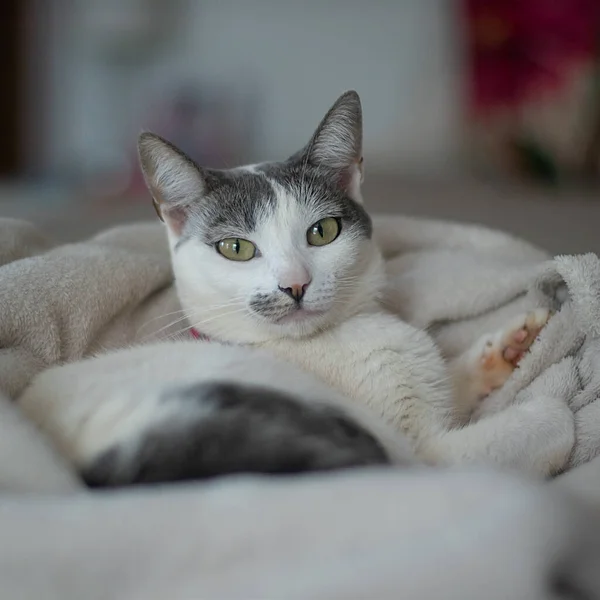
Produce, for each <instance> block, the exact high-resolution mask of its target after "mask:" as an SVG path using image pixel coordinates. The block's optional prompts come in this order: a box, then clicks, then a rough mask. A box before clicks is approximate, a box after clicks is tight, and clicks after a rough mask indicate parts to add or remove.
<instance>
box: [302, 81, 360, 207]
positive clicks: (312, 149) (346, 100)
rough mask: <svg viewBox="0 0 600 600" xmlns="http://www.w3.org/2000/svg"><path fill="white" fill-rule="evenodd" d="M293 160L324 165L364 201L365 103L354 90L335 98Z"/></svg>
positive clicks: (336, 178) (355, 197) (348, 190)
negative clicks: (363, 134)
mask: <svg viewBox="0 0 600 600" xmlns="http://www.w3.org/2000/svg"><path fill="white" fill-rule="evenodd" d="M290 160H292V161H294V160H296V161H301V162H308V163H310V164H313V165H315V166H321V167H325V169H326V170H327V171H328V172H329V173H330V174H331V177H332V178H333V179H334V182H335V184H336V185H337V186H339V187H341V188H342V189H343V190H344V191H345V192H346V193H347V194H348V195H349V196H350V197H351V198H353V199H354V200H356V201H357V202H362V198H361V195H360V185H361V183H362V179H363V158H362V107H361V103H360V98H359V96H358V94H357V93H356V92H355V91H353V90H351V91H348V92H346V93H345V94H342V95H341V96H340V97H339V98H338V99H337V100H336V102H335V104H334V105H333V106H332V107H331V108H330V109H329V111H328V112H327V114H326V115H325V117H324V118H323V120H322V121H321V123H320V124H319V126H318V127H317V130H316V131H315V133H314V134H313V136H312V138H311V140H310V142H309V143H308V145H307V146H306V147H305V148H304V149H303V150H301V151H300V152H298V153H296V154H295V155H294V156H292V157H291V158H290Z"/></svg>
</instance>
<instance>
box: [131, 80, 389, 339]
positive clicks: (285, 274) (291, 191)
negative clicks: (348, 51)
mask: <svg viewBox="0 0 600 600" xmlns="http://www.w3.org/2000/svg"><path fill="white" fill-rule="evenodd" d="M138 148H139V154H140V162H141V165H142V170H143V172H144V176H145V179H146V183H147V185H148V188H149V190H150V193H151V194H152V197H153V199H154V203H155V206H156V207H157V210H158V212H159V214H160V215H161V218H162V219H163V220H164V222H165V224H166V226H167V230H168V236H169V241H170V247H171V252H172V259H173V268H174V272H175V277H176V281H177V289H178V293H179V296H180V299H181V302H182V306H183V308H184V309H185V310H186V313H187V315H188V318H189V321H190V323H191V324H192V325H194V326H196V328H197V329H198V330H199V331H200V332H202V333H205V334H206V335H209V336H211V337H214V338H216V339H221V340H227V341H234V342H261V341H265V340H268V339H273V338H280V337H286V336H288V337H301V336H306V335H311V334H313V333H315V332H316V331H319V330H322V329H325V328H327V327H329V326H331V325H333V324H335V323H337V322H340V321H341V320H343V319H346V318H348V317H349V316H350V315H352V314H354V313H356V312H357V311H359V310H361V308H363V307H365V306H367V305H369V304H371V303H372V302H373V300H374V299H375V297H376V296H377V294H378V292H379V290H380V288H381V285H382V282H383V274H382V263H381V257H380V254H379V252H378V250H377V248H376V246H375V244H374V242H373V241H372V235H371V233H372V231H371V229H372V227H371V219H370V218H369V216H368V214H367V213H366V212H365V210H364V208H363V206H362V198H361V193H360V185H361V182H362V112H361V105H360V99H359V97H358V95H357V94H356V92H347V93H346V94H344V95H342V96H341V97H340V98H339V99H338V100H337V102H336V103H335V104H334V105H333V107H332V108H331V109H330V110H329V112H328V113H327V115H326V116H325V118H324V119H323V120H322V121H321V123H320V125H319V126H318V128H317V130H316V131H315V133H314V134H313V136H312V138H311V140H310V142H309V143H308V145H307V146H306V147H305V148H304V149H303V150H301V151H300V152H297V153H296V154H294V155H293V156H292V157H290V158H289V159H287V160H285V161H282V162H269V163H263V164H259V165H252V166H246V167H238V168H235V169H230V170H214V169H206V168H203V167H200V166H198V165H196V164H195V163H194V162H192V160H190V159H189V158H188V157H187V156H185V155H184V154H183V153H182V152H181V151H180V150H178V149H177V148H175V147H174V146H173V145H171V144H170V143H168V142H167V141H165V140H163V139H162V138H160V137H158V136H156V135H154V134H151V133H143V134H142V135H141V136H140V138H139V143H138Z"/></svg>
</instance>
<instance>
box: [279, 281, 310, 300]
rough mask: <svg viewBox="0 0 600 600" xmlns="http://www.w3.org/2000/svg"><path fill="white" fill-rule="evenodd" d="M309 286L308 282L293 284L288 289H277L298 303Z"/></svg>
mask: <svg viewBox="0 0 600 600" xmlns="http://www.w3.org/2000/svg"><path fill="white" fill-rule="evenodd" d="M309 285H310V281H309V282H308V283H293V284H292V285H290V286H289V287H281V286H279V289H280V290H281V291H282V292H283V293H284V294H287V295H288V296H289V297H290V298H293V299H294V300H295V301H296V302H300V300H302V298H303V297H304V294H305V293H306V290H307V288H308V286H309Z"/></svg>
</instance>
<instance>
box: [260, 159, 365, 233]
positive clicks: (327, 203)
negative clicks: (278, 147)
mask: <svg viewBox="0 0 600 600" xmlns="http://www.w3.org/2000/svg"><path fill="white" fill-rule="evenodd" d="M258 169H260V171H261V172H263V173H264V174H265V175H266V176H267V177H268V178H269V179H272V180H273V181H274V182H275V183H277V184H278V185H280V186H281V187H283V188H284V189H286V190H287V191H288V192H290V194H291V195H292V196H293V197H294V198H296V201H297V202H299V203H303V204H310V205H312V206H313V207H314V209H315V212H316V213H317V214H318V215H319V216H318V218H317V220H319V219H323V218H325V217H336V218H339V219H341V221H342V232H344V233H345V234H348V233H350V234H351V235H354V236H357V237H363V238H369V239H370V238H371V236H372V234H373V225H372V222H371V217H370V216H369V214H368V213H367V211H366V210H365V209H364V208H363V207H362V206H361V205H360V204H359V203H358V202H355V201H354V200H352V198H350V197H349V196H348V195H347V194H346V193H345V192H344V190H343V188H341V187H339V186H337V185H336V177H337V173H336V172H335V171H333V170H331V169H327V168H325V167H322V166H313V165H310V164H308V163H307V162H306V159H305V158H303V157H302V156H300V157H292V158H291V159H290V160H288V161H286V162H282V163H264V164H262V165H260V166H259V167H258ZM311 225H312V223H311Z"/></svg>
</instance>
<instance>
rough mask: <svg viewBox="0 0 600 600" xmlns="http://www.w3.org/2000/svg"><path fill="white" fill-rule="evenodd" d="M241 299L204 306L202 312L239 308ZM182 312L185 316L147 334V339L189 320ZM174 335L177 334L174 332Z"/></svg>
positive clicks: (185, 328)
mask: <svg viewBox="0 0 600 600" xmlns="http://www.w3.org/2000/svg"><path fill="white" fill-rule="evenodd" d="M241 299H242V297H240V298H239V299H236V300H231V301H229V302H225V303H222V304H215V305H213V306H205V307H202V312H209V311H210V312H214V311H217V310H222V309H224V308H230V307H233V306H236V307H237V306H239V302H240V300H241ZM242 309H243V310H245V306H244V307H242ZM182 312H185V314H184V315H183V316H182V317H181V318H179V319H176V320H175V321H172V322H170V323H167V324H166V325H164V326H163V327H161V328H160V329H158V330H157V331H154V332H152V333H149V334H148V336H147V337H149V336H158V335H159V334H160V333H162V332H163V331H165V330H166V329H170V328H171V327H174V326H175V325H177V324H178V323H181V322H183V321H186V320H188V319H189V315H188V314H187V311H182ZM190 327H193V326H188V327H184V328H183V329H182V330H181V331H185V330H187V329H190ZM174 333H175V334H177V333H179V332H174Z"/></svg>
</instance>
